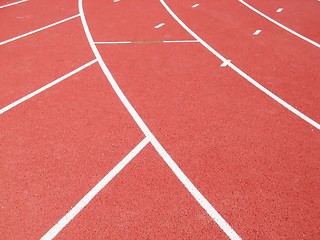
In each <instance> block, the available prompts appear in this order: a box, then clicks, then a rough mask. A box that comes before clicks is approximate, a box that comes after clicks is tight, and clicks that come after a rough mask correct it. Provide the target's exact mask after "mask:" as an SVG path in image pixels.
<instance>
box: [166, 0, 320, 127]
mask: <svg viewBox="0 0 320 240" xmlns="http://www.w3.org/2000/svg"><path fill="white" fill-rule="evenodd" d="M160 2H161V3H162V5H163V6H164V7H165V9H166V10H167V11H168V12H169V13H170V15H171V16H172V17H173V18H174V19H175V20H176V21H177V22H178V23H179V24H180V25H181V26H182V27H183V28H184V29H185V30H186V31H187V32H188V33H189V34H190V35H191V36H193V37H194V38H195V39H197V40H198V41H199V42H200V43H201V44H202V45H203V46H204V47H205V48H206V49H208V50H209V51H210V52H211V53H212V54H214V55H215V56H216V57H217V58H219V59H220V60H221V61H222V62H225V61H227V60H228V59H226V58H225V57H224V56H222V55H221V54H220V53H219V52H217V51H216V50H215V49H213V48H212V47H211V46H210V45H209V44H208V43H206V42H205V41H204V40H203V39H202V38H200V37H199V36H198V35H197V34H196V33H195V32H193V31H192V30H191V29H190V28H189V27H188V26H187V25H186V24H185V23H184V22H182V20H181V19H180V18H178V16H177V15H176V14H175V13H174V12H173V11H172V10H171V9H170V8H169V6H168V5H167V4H166V3H165V2H164V0H160ZM228 65H229V67H230V68H232V69H233V70H234V71H236V72H237V73H238V74H239V75H240V76H242V77H243V78H244V79H246V80H247V81H248V82H250V83H251V84H253V85H254V86H255V87H257V88H258V89H259V90H261V91H262V92H264V93H265V94H267V95H268V96H269V97H271V98H272V99H274V100H275V101H277V102H278V103H280V104H281V105H282V106H283V107H285V108H287V109H288V110H289V111H291V112H292V113H294V114H295V115H297V116H298V117H300V118H301V119H303V120H304V121H306V122H308V123H309V124H311V125H312V126H314V127H315V128H317V129H320V124H319V123H317V122H316V121H314V120H312V119H311V118H309V117H308V116H306V115H304V114H303V113H302V112H300V111H299V110H297V109H296V108H294V107H292V106H291V105H290V104H288V103H287V102H285V101H284V100H282V99H281V98H280V97H278V96H277V95H275V94H274V93H272V92H271V91H269V90H268V89H266V88H265V87H264V86H262V85H261V84H260V83H258V82H257V81H256V80H254V79H253V78H252V77H250V76H249V75H247V74H246V73H245V72H243V71H242V70H241V69H239V68H238V67H237V66H235V65H234V64H233V63H231V62H230V63H229V64H228Z"/></svg>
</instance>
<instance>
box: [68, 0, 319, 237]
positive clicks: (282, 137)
mask: <svg viewBox="0 0 320 240" xmlns="http://www.w3.org/2000/svg"><path fill="white" fill-rule="evenodd" d="M134 3H135V4H139V2H138V1H136V2H134V1H133V2H131V4H134ZM112 4H126V2H122V1H120V2H118V3H111V2H110V3H105V2H99V4H97V5H94V4H92V3H90V2H89V1H85V9H84V10H85V13H86V17H87V19H89V20H88V24H89V28H90V29H92V28H95V29H98V28H99V27H100V28H101V29H106V28H109V27H111V26H114V25H116V24H117V23H114V22H112V21H110V19H114V18H113V17H114V16H113V15H105V21H103V20H100V21H101V22H104V24H103V25H102V24H101V25H100V26H96V25H95V24H96V20H94V19H95V16H96V15H95V13H96V11H95V8H100V9H101V8H103V5H110V8H111V7H112V6H111V5H112ZM176 4H181V3H180V2H179V3H176ZM192 5H193V4H192ZM192 5H189V7H190V9H191V6H192ZM200 6H201V5H200ZM105 8H107V7H105ZM139 9H140V8H139ZM143 9H144V10H145V11H146V12H149V11H151V12H153V11H155V9H158V14H157V15H155V16H154V19H155V20H153V18H151V17H147V18H145V19H144V21H145V24H146V25H148V26H150V25H149V22H159V19H161V18H163V19H167V17H168V13H166V12H163V11H162V10H161V8H159V2H158V1H152V2H151V1H149V2H148V3H144V4H143ZM209 9H212V8H209ZM206 12H207V13H208V12H209V11H206ZM126 13H127V15H126V18H130V14H131V13H132V14H133V15H134V16H136V14H137V13H136V12H133V11H129V8H128V10H127V11H126ZM114 14H115V15H117V14H118V13H117V12H115V13H114ZM202 15H204V13H202ZM139 16H140V18H142V17H143V16H144V14H143V13H140V15H139ZM100 17H101V16H100ZM194 18H195V17H190V16H189V18H188V19H189V21H191V20H196V19H194ZM168 20H169V19H168ZM169 21H170V20H169ZM172 21H173V20H172ZM142 23H143V21H140V22H139V24H138V25H135V24H131V25H130V32H134V31H136V32H139V29H140V27H141V24H142ZM166 23H167V22H166ZM168 24H170V26H172V25H174V23H171V22H169V23H168ZM175 26H177V25H175ZM144 27H145V26H144ZM177 27H179V26H177ZM212 29H214V28H212ZM158 30H160V29H158ZM96 31H97V30H96ZM101 31H102V32H103V30H101ZM119 31H122V30H119ZM123 31H124V30H123ZM154 31H155V29H154V28H152V27H150V28H149V32H150V36H153V34H154ZM162 31H163V33H162V36H161V35H160V37H161V38H160V39H164V38H165V36H166V35H171V36H174V37H175V38H177V39H181V38H183V37H184V36H185V35H184V34H183V36H180V35H179V34H177V33H179V30H175V29H172V31H171V29H170V28H168V29H166V28H165V26H163V28H162ZM144 34H147V32H146V33H144ZM96 36H97V35H96ZM129 36H130V37H132V39H134V38H138V37H139V36H136V37H135V36H132V35H128V38H129ZM125 37H126V36H125ZM110 38H112V37H111V36H110ZM146 38H147V39H151V38H153V37H146ZM122 39H123V38H121V40H122ZM160 39H158V40H160ZM94 40H96V41H105V39H101V38H99V39H94ZM108 40H109V39H107V40H106V41H108ZM112 40H114V38H112ZM98 49H99V51H100V53H101V54H102V56H103V59H104V61H105V63H106V64H107V66H108V67H109V68H110V70H111V72H112V73H113V75H114V77H115V79H116V80H117V81H118V83H119V85H120V87H121V89H123V90H124V93H125V94H126V96H127V97H128V99H129V101H130V102H131V103H132V105H133V106H134V107H135V108H136V110H137V112H138V113H139V114H141V116H142V119H143V120H144V121H145V122H146V124H147V125H148V126H149V127H150V129H151V131H152V132H153V133H154V134H155V136H156V137H157V138H158V140H159V141H160V142H161V143H162V144H163V146H164V147H165V148H166V150H167V151H168V153H169V154H170V155H171V156H172V158H173V159H174V160H175V161H176V162H177V163H178V165H179V166H180V167H181V169H182V170H183V171H184V172H185V173H186V175H187V176H188V177H189V178H190V179H191V181H192V182H193V183H194V184H195V185H196V186H197V187H198V188H199V190H200V191H201V192H202V193H203V194H204V196H205V197H206V198H207V199H208V200H209V202H210V203H211V204H212V205H213V206H214V207H215V208H216V209H217V210H218V212H219V213H220V214H221V215H222V216H223V217H224V218H225V219H226V221H227V222H228V223H229V224H230V225H231V226H232V227H233V229H235V231H236V232H237V233H238V234H239V235H240V236H241V237H243V238H244V239H281V238H293V239H299V238H302V237H305V238H306V239H314V238H315V237H316V236H318V234H319V231H318V229H319V225H320V223H319V220H318V219H319V215H320V212H319V210H318V207H317V205H318V203H319V196H318V194H317V192H319V190H320V189H319V186H320V185H319V184H320V179H319V175H318V172H319V168H320V166H319V162H318V161H317V159H318V155H319V150H318V146H319V144H320V136H319V132H318V130H317V129H315V128H314V127H312V126H310V125H309V124H308V123H306V122H304V121H303V120H301V119H300V118H299V117H297V116H295V115H293V114H292V113H291V112H289V111H288V110H286V109H284V108H283V107H282V106H281V105H279V104H278V103H276V102H275V101H273V100H272V99H271V98H269V97H268V96H266V95H265V94H264V93H262V92H260V91H258V90H257V89H256V88H255V87H254V86H252V85H251V84H250V83H248V82H247V81H245V80H243V79H242V77H240V76H239V75H238V74H236V73H235V72H234V71H232V70H231V69H229V68H222V67H220V64H221V61H220V60H219V59H217V58H216V57H215V56H213V55H212V54H211V53H210V52H208V51H207V50H206V49H205V48H204V47H203V46H202V45H200V44H199V43H188V44H186V43H175V44H161V43H153V44H150V43H149V44H127V45H125V44H121V45H120V44H118V45H117V44H114V45H110V44H108V45H98ZM168 194H170V192H169V191H168ZM190 197H191V196H190ZM159 221H161V220H159ZM74 231H75V230H74ZM203 234H204V233H203ZM203 236H204V235H203ZM214 236H215V232H212V238H214Z"/></svg>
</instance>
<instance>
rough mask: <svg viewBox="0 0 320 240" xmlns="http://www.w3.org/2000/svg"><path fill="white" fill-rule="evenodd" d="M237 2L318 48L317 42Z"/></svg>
mask: <svg viewBox="0 0 320 240" xmlns="http://www.w3.org/2000/svg"><path fill="white" fill-rule="evenodd" d="M239 2H240V3H242V4H243V5H245V6H246V7H248V8H250V9H251V10H252V11H254V12H256V13H257V14H259V15H260V16H262V17H264V18H265V19H267V20H269V21H270V22H272V23H274V24H276V25H277V26H279V27H281V28H283V29H284V30H286V31H288V32H289V33H291V34H293V35H295V36H297V37H298V38H301V39H303V40H305V41H307V42H308V43H311V44H312V45H314V46H316V47H318V48H320V44H319V43H317V42H315V41H313V40H311V39H309V38H307V37H305V36H303V35H301V34H299V33H297V32H295V31H293V30H292V29H290V28H288V27H286V26H284V25H282V24H281V23H279V22H277V21H276V20H274V19H272V18H271V17H268V16H267V15H265V14H264V13H262V12H260V11H259V10H257V9H255V8H254V7H252V6H251V5H249V4H248V3H246V2H245V1H243V0H239Z"/></svg>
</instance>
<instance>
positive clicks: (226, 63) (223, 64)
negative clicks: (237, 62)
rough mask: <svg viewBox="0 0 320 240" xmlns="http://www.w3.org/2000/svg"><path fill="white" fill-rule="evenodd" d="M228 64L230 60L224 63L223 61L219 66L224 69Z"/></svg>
mask: <svg viewBox="0 0 320 240" xmlns="http://www.w3.org/2000/svg"><path fill="white" fill-rule="evenodd" d="M230 63H231V60H226V61H224V62H223V63H222V64H221V65H220V67H226V66H228V65H229V64H230Z"/></svg>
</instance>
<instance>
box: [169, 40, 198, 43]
mask: <svg viewBox="0 0 320 240" xmlns="http://www.w3.org/2000/svg"><path fill="white" fill-rule="evenodd" d="M163 42H164V43H197V42H198V41H197V40H165V41H163Z"/></svg>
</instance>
